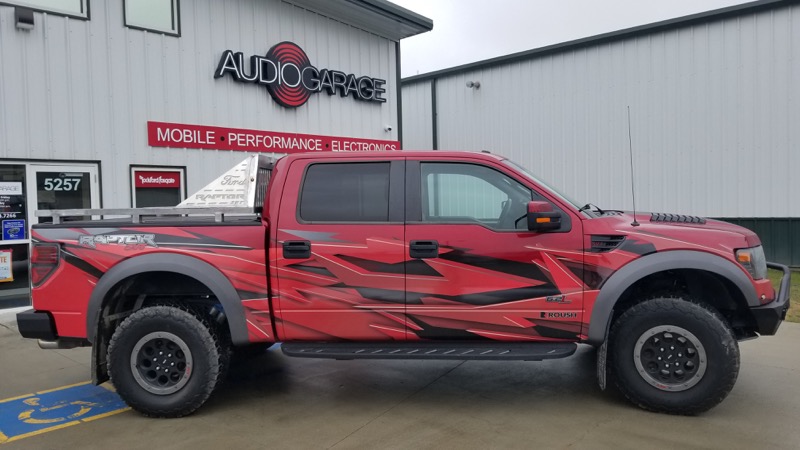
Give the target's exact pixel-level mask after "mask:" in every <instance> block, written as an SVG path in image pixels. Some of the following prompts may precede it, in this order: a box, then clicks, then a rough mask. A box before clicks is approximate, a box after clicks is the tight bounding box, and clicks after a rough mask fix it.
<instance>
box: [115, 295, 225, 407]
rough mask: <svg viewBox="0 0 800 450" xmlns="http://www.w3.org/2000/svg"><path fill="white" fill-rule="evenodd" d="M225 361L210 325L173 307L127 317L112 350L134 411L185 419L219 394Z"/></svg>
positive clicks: (119, 383) (119, 386) (120, 386)
mask: <svg viewBox="0 0 800 450" xmlns="http://www.w3.org/2000/svg"><path fill="white" fill-rule="evenodd" d="M223 359H224V358H222V357H221V351H220V348H219V345H218V343H217V342H216V340H215V339H214V335H213V333H212V332H211V331H210V330H209V328H208V326H207V325H206V324H205V323H204V322H203V321H201V320H200V319H198V318H197V317H195V316H194V315H192V314H191V313H189V312H187V311H184V310H182V309H179V308H176V307H172V306H153V307H149V308H144V309H141V310H139V311H136V312H135V313H133V314H131V315H130V316H129V317H128V318H126V319H125V320H124V321H123V322H122V323H121V324H120V326H119V327H118V328H117V329H116V331H115V332H114V336H113V337H112V338H111V342H110V344H109V347H108V369H109V374H110V375H111V382H112V384H113V385H114V387H115V388H116V390H117V392H118V393H119V395H120V397H122V399H123V400H125V402H126V403H127V404H128V405H129V406H130V407H131V408H133V409H135V410H136V411H139V412H140V413H142V414H144V415H147V416H153V417H181V416H185V415H187V414H191V413H192V412H194V411H195V410H196V409H197V408H199V407H200V406H201V405H202V404H203V403H205V401H206V400H207V399H208V397H209V396H210V395H211V393H212V392H213V390H214V387H215V386H216V384H217V378H218V377H219V376H220V366H221V363H222V362H224V361H223Z"/></svg>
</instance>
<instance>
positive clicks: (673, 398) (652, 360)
mask: <svg viewBox="0 0 800 450" xmlns="http://www.w3.org/2000/svg"><path fill="white" fill-rule="evenodd" d="M609 357H610V361H609V362H610V368H611V374H612V377H613V379H614V382H615V384H616V385H617V387H618V388H619V389H620V391H621V392H622V393H623V394H624V395H625V396H626V397H627V398H628V399H629V400H630V401H632V402H633V403H635V404H637V405H639V406H640V407H642V408H644V409H648V410H651V411H657V412H666V413H671V414H697V413H700V412H703V411H707V410H709V409H711V408H713V407H714V406H716V405H717V404H719V403H720V402H721V401H722V400H724V399H725V397H727V395H728V393H729V392H730V391H731V389H733V385H734V384H735V383H736V378H737V376H738V374H739V346H738V344H737V342H736V338H735V337H734V335H733V332H732V330H731V329H730V327H729V326H728V325H727V323H726V322H725V321H724V320H723V319H722V318H721V317H720V316H719V314H717V313H716V312H715V311H713V310H712V309H711V308H710V307H707V306H706V305H703V304H700V303H696V302H693V301H691V300H689V299H683V298H678V297H662V298H655V299H651V300H646V301H644V302H642V303H639V304H637V305H634V306H633V307H631V308H630V309H629V310H627V311H625V313H623V314H622V316H620V317H619V319H617V320H616V322H615V323H614V325H613V327H612V328H611V334H610V336H609Z"/></svg>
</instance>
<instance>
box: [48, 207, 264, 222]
mask: <svg viewBox="0 0 800 450" xmlns="http://www.w3.org/2000/svg"><path fill="white" fill-rule="evenodd" d="M35 214H36V216H37V217H50V218H52V219H53V222H52V223H53V224H54V225H59V224H61V223H63V222H65V221H69V219H70V218H84V217H86V216H99V218H101V219H102V218H114V219H124V218H130V220H131V223H144V222H143V221H142V219H143V218H146V217H163V216H189V217H191V216H195V217H214V222H225V216H227V215H231V216H237V217H242V216H250V217H252V218H256V217H257V214H256V213H254V212H253V208H251V207H214V208H190V207H187V208H178V207H152V208H124V209H51V210H41V211H36V212H35ZM108 216H114V217H108Z"/></svg>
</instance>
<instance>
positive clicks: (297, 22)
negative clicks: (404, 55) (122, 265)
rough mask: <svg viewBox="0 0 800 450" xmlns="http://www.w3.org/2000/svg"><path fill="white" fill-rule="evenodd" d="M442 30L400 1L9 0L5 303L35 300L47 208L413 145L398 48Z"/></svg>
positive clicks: (1, 99) (136, 201)
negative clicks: (405, 131) (262, 159)
mask: <svg viewBox="0 0 800 450" xmlns="http://www.w3.org/2000/svg"><path fill="white" fill-rule="evenodd" d="M54 5H59V6H54ZM432 26H433V24H432V22H431V20H430V19H427V18H425V17H422V16H420V15H417V14H415V13H413V12H411V11H408V10H406V9H403V8H400V7H398V6H396V5H394V4H392V3H390V2H388V1H385V0H224V1H222V0H183V1H181V0H150V1H148V2H141V1H133V0H63V1H60V2H54V1H52V0H1V1H0V216H2V217H0V220H2V232H3V235H2V240H1V241H0V307H3V306H8V305H9V303H8V301H10V300H9V299H15V301H22V302H27V301H28V300H27V296H28V293H27V289H26V287H27V284H28V281H27V243H28V233H27V230H28V229H29V227H30V225H31V224H32V223H37V222H38V220H39V219H38V218H37V217H35V215H34V212H35V211H36V210H38V209H60V208H90V207H91V208H99V207H106V208H125V207H140V206H167V205H176V204H177V203H179V202H180V201H181V200H182V199H184V198H185V197H186V195H187V192H192V191H194V190H196V189H199V188H200V187H202V186H204V185H205V184H206V183H208V182H209V181H211V180H213V179H214V178H216V177H217V176H218V175H219V174H221V173H222V172H223V171H224V170H226V169H228V168H230V167H231V166H233V165H234V164H236V163H237V162H239V161H241V160H243V159H244V158H245V157H246V156H247V153H248V152H262V153H270V152H276V153H290V152H294V151H308V150H312V151H351V150H375V149H399V148H400V142H399V141H400V138H401V133H402V130H401V125H402V124H401V116H400V105H401V103H400V98H399V96H400V84H399V79H400V77H399V74H400V64H399V61H400V53H399V48H400V46H399V41H400V39H402V38H405V37H408V36H412V35H415V34H418V33H422V32H425V31H428V30H430V29H431V28H432ZM4 302H5V303H4Z"/></svg>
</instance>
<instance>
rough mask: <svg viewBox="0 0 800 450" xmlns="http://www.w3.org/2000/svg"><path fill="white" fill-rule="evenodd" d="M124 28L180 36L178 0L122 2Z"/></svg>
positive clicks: (132, 0) (131, 0)
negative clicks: (123, 5)
mask: <svg viewBox="0 0 800 450" xmlns="http://www.w3.org/2000/svg"><path fill="white" fill-rule="evenodd" d="M124 2H125V26H127V27H129V28H139V29H143V30H149V31H157V32H160V33H166V34H174V35H176V36H178V35H180V32H181V30H180V19H179V16H180V14H179V11H180V8H179V5H178V0H124Z"/></svg>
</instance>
